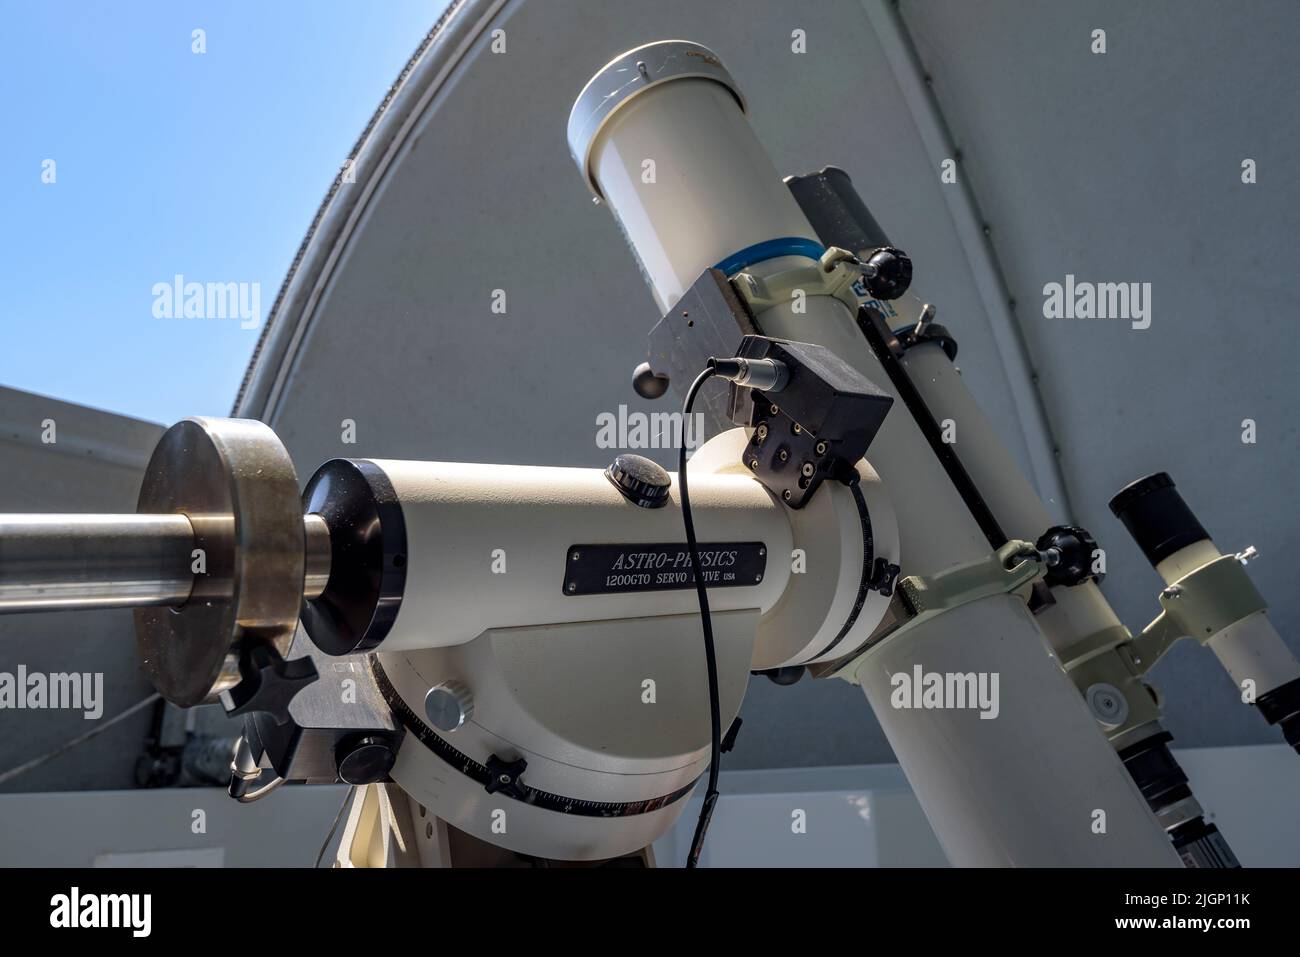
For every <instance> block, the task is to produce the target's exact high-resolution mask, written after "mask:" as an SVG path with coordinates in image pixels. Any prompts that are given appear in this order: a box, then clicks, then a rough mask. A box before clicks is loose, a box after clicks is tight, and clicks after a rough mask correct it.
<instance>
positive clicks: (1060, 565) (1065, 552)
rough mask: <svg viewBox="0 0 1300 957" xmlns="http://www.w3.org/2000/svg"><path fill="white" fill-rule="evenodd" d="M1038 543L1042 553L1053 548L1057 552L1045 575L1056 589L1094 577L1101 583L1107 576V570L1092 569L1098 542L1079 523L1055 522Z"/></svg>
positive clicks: (1046, 580) (1095, 580)
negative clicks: (1105, 572) (1065, 523)
mask: <svg viewBox="0 0 1300 957" xmlns="http://www.w3.org/2000/svg"><path fill="white" fill-rule="evenodd" d="M1035 544H1036V547H1037V548H1038V550H1039V551H1040V552H1046V551H1048V550H1049V549H1054V550H1055V552H1056V564H1054V565H1050V566H1049V567H1048V569H1047V574H1046V575H1044V576H1043V581H1045V582H1047V584H1048V585H1050V586H1052V587H1053V588H1055V587H1056V586H1057V585H1065V586H1066V587H1070V586H1073V585H1079V584H1082V583H1083V582H1085V581H1090V580H1091V581H1094V582H1096V583H1097V584H1099V585H1100V584H1101V581H1102V579H1103V578H1105V577H1106V575H1105V574H1104V573H1103V572H1094V571H1093V570H1092V562H1093V556H1094V555H1096V553H1097V541H1096V539H1094V538H1093V537H1092V535H1090V534H1089V533H1088V532H1087V530H1086V529H1082V528H1079V527H1078V526H1077V525H1053V526H1052V527H1051V528H1049V529H1048V530H1047V531H1045V532H1044V533H1043V534H1042V535H1041V536H1040V537H1039V539H1038V541H1037V543H1035Z"/></svg>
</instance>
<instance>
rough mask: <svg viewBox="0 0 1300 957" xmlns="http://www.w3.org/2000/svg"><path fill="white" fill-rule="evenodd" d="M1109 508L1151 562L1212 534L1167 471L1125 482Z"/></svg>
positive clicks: (1159, 560)
mask: <svg viewBox="0 0 1300 957" xmlns="http://www.w3.org/2000/svg"><path fill="white" fill-rule="evenodd" d="M1110 510H1111V511H1112V512H1114V513H1115V517H1116V518H1118V519H1119V520H1120V521H1121V522H1123V523H1124V527H1125V528H1127V529H1128V531H1129V534H1130V535H1132V536H1133V539H1134V541H1136V542H1137V543H1138V547H1139V548H1141V549H1142V553H1143V554H1144V555H1146V557H1147V561H1149V562H1151V564H1152V565H1158V564H1159V563H1160V562H1162V561H1164V560H1165V559H1166V558H1168V557H1169V556H1170V555H1172V554H1173V553H1174V552H1176V551H1178V550H1179V549H1181V548H1186V547H1187V546H1188V545H1194V544H1195V543H1197V542H1203V541H1205V540H1206V539H1207V538H1209V537H1210V536H1209V533H1207V532H1206V531H1205V529H1204V528H1202V527H1201V523H1200V522H1199V521H1197V520H1196V516H1195V515H1193V514H1192V510H1191V509H1190V508H1188V507H1187V503H1186V502H1184V501H1183V497H1182V496H1181V495H1179V494H1178V489H1177V487H1176V486H1175V485H1174V480H1173V479H1171V478H1170V477H1169V473H1168V472H1156V473H1155V474H1154V475H1148V476H1147V477H1146V478H1140V479H1138V480H1137V481H1136V482H1133V483H1132V484H1130V485H1126V486H1125V487H1124V488H1122V489H1121V490H1120V491H1119V494H1117V495H1116V496H1115V497H1114V498H1112V499H1111V500H1110Z"/></svg>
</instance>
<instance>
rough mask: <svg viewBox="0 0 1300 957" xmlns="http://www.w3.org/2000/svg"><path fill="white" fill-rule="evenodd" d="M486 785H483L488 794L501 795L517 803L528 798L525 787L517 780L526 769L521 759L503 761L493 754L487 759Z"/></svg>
mask: <svg viewBox="0 0 1300 957" xmlns="http://www.w3.org/2000/svg"><path fill="white" fill-rule="evenodd" d="M486 767H487V772H488V780H487V784H485V785H483V788H484V790H486V791H487V793H488V794H497V793H501V794H504V795H506V796H507V797H512V798H514V799H515V800H517V801H523V800H526V799H527V797H528V788H527V786H526V785H525V784H524V783H523V782H522V781H520V780H519V779H520V778H521V777H522V776H523V773H524V771H525V770H527V768H528V762H527V761H525V760H524V759H523V758H520V759H519V760H517V761H504V760H502V759H501V758H499V757H497V756H496V755H495V754H494V755H492V756H491V757H489V758H488V759H487V765H486Z"/></svg>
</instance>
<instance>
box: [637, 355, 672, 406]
mask: <svg viewBox="0 0 1300 957" xmlns="http://www.w3.org/2000/svg"><path fill="white" fill-rule="evenodd" d="M632 388H633V389H635V390H636V394H637V395H639V396H640V397H641V398H643V399H657V398H659V397H660V396H662V395H663V394H664V393H665V392H667V391H668V376H666V375H659V374H658V373H657V372H655V371H654V370H653V369H651V368H650V363H648V362H643V363H641V364H640V365H639V366H637V367H636V368H635V369H633V370H632Z"/></svg>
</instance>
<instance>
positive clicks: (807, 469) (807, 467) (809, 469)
mask: <svg viewBox="0 0 1300 957" xmlns="http://www.w3.org/2000/svg"><path fill="white" fill-rule="evenodd" d="M799 471H800V472H802V473H803V476H804V478H812V474H813V472H816V471H817V466H815V465H813V464H812V463H811V462H805V463H804V464H803V465H801V466H800V467H799Z"/></svg>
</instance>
